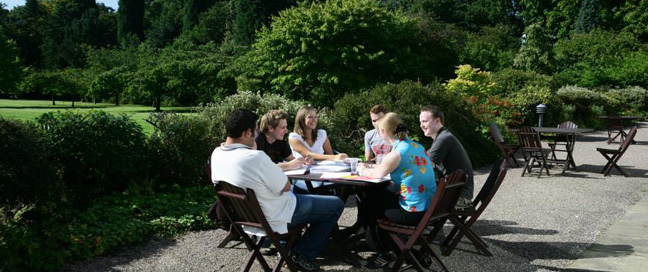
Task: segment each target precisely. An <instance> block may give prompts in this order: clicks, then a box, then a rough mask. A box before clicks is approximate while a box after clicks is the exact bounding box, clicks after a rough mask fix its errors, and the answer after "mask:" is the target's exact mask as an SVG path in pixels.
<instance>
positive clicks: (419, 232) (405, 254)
mask: <svg viewBox="0 0 648 272" xmlns="http://www.w3.org/2000/svg"><path fill="white" fill-rule="evenodd" d="M465 180H466V174H465V173H464V172H463V171H462V170H457V171H455V172H453V173H452V174H450V175H449V176H448V177H447V179H444V178H441V179H440V180H439V183H438V185H437V191H436V193H435V194H434V198H433V199H432V201H431V202H430V204H429V205H428V207H427V210H426V211H425V215H424V216H423V218H422V219H421V222H419V224H418V225H417V226H407V225H401V224H397V223H395V222H391V221H389V220H379V221H378V226H379V227H380V228H381V229H384V230H386V231H387V232H389V236H390V237H391V238H392V240H393V241H394V243H395V244H396V245H397V246H398V247H399V251H400V254H399V255H398V258H397V259H396V261H395V262H394V264H393V266H392V269H391V271H403V270H406V269H409V268H410V267H414V268H415V269H416V270H418V271H423V270H424V269H423V267H422V266H421V263H420V260H418V259H417V258H416V256H415V255H414V254H413V252H412V247H413V246H414V245H415V244H419V245H421V246H422V248H421V250H423V251H426V252H427V253H429V254H430V255H431V256H432V259H433V260H434V262H436V264H437V265H438V266H439V267H440V268H441V271H448V269H447V268H446V266H445V265H444V264H443V262H442V261H441V259H439V257H438V256H437V255H436V254H435V253H434V251H432V247H431V246H430V244H429V243H428V241H427V240H426V239H425V238H424V237H423V230H424V229H425V227H426V226H427V225H428V224H435V222H437V221H440V222H441V221H443V222H445V220H446V219H447V218H448V215H450V211H451V210H452V209H453V208H454V206H455V204H456V203H457V200H459V196H460V195H461V190H462V189H463V186H464V184H465ZM437 225H438V224H437ZM440 225H441V227H443V225H442V223H441V224H440ZM437 232H438V229H435V230H433V233H434V234H436V233H437ZM430 235H433V234H430ZM400 236H403V237H405V241H403V239H402V238H401V237H400ZM406 259H407V260H408V261H409V263H410V265H408V266H406V267H404V268H403V269H401V266H402V264H403V262H404V261H405V260H406Z"/></svg>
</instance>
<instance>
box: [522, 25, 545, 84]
mask: <svg viewBox="0 0 648 272" xmlns="http://www.w3.org/2000/svg"><path fill="white" fill-rule="evenodd" d="M551 40H552V38H551V36H550V35H549V34H548V33H547V30H546V29H545V28H543V27H542V25H541V24H540V23H535V24H531V25H530V26H528V27H527V28H526V29H525V31H524V35H523V36H522V45H521V46H520V50H519V51H518V53H517V55H516V56H515V60H514V64H513V65H514V67H515V68H518V69H521V70H531V71H534V72H538V73H544V74H547V73H549V72H550V64H551V58H550V53H551V45H552V43H551Z"/></svg>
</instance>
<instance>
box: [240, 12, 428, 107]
mask: <svg viewBox="0 0 648 272" xmlns="http://www.w3.org/2000/svg"><path fill="white" fill-rule="evenodd" d="M412 33H420V32H419V31H418V30H417V28H416V21H415V20H413V19H411V18H408V17H407V16H405V14H403V13H402V12H398V11H394V12H392V11H389V10H387V9H385V8H383V7H381V6H380V4H379V3H378V2H377V1H372V0H361V1H343V0H331V1H327V2H325V3H314V4H311V5H310V6H307V5H301V6H299V7H297V8H293V9H288V10H285V11H283V12H282V13H281V15H280V16H279V17H277V18H275V20H274V21H273V23H272V28H271V29H268V28H266V29H264V30H262V31H261V32H260V33H259V39H258V42H257V43H256V44H254V48H255V49H256V51H254V52H253V53H252V54H253V56H252V60H254V62H255V64H256V65H255V67H254V69H258V70H260V71H259V74H260V75H261V77H262V78H261V79H262V80H264V81H266V82H268V83H269V84H270V85H271V86H272V89H273V90H275V91H277V92H279V93H282V94H285V95H286V96H288V97H290V98H292V99H309V100H311V101H312V102H313V103H315V104H316V105H332V104H333V102H334V101H335V100H337V99H338V98H339V97H341V96H343V95H344V93H346V92H350V91H353V90H358V89H360V88H363V87H368V86H371V85H373V84H375V83H376V82H385V81H398V80H400V79H403V78H412V79H416V78H424V79H428V78H431V77H432V76H431V75H429V74H428V73H427V71H428V70H427V69H426V67H428V66H427V64H428V63H430V62H432V60H430V59H428V58H427V56H428V55H427V54H426V52H427V51H426V48H425V46H424V44H422V43H421V42H420V41H419V40H418V39H417V36H416V35H412Z"/></svg>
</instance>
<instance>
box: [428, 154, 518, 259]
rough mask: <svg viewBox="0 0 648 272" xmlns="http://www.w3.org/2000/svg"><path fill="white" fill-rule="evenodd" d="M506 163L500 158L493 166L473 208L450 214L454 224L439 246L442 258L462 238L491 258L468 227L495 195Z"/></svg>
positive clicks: (483, 245) (482, 242)
mask: <svg viewBox="0 0 648 272" xmlns="http://www.w3.org/2000/svg"><path fill="white" fill-rule="evenodd" d="M507 170H508V169H507V162H506V159H504V158H502V159H500V160H499V161H497V162H496V163H495V164H494V165H493V169H492V170H491V172H490V174H489V175H488V178H487V179H486V183H484V186H483V187H482V188H481V190H480V191H479V194H478V195H477V197H475V199H474V200H473V201H472V203H473V206H472V207H470V208H469V209H464V210H453V211H452V212H451V213H450V216H449V219H450V222H452V223H453V224H454V228H452V230H451V231H450V233H448V235H447V236H446V239H445V241H444V242H443V244H441V249H442V251H441V252H442V253H443V255H444V256H448V255H450V253H452V251H453V250H454V249H455V248H456V247H457V245H458V244H459V241H461V238H463V236H464V235H465V236H467V237H468V239H470V241H471V242H472V244H473V245H474V246H475V247H476V248H477V249H478V250H479V251H481V252H482V253H483V254H484V255H486V256H493V254H492V253H491V252H490V251H489V250H488V248H487V247H488V245H486V243H485V242H484V240H482V239H481V238H480V237H479V236H478V235H477V234H475V232H473V231H472V230H471V229H470V227H472V225H473V224H475V222H476V221H477V219H478V218H479V216H480V215H481V214H482V213H483V212H484V210H485V209H486V207H488V204H489V203H490V201H491V200H492V199H493V196H495V193H497V190H498V189H499V187H500V185H502V181H504V177H505V176H506V172H507ZM432 238H433V237H431V236H430V237H428V242H431V240H432Z"/></svg>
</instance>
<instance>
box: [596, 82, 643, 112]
mask: <svg viewBox="0 0 648 272" xmlns="http://www.w3.org/2000/svg"><path fill="white" fill-rule="evenodd" d="M605 95H606V96H607V98H608V100H610V101H614V104H616V105H618V109H619V111H618V112H617V113H618V114H619V115H636V114H638V113H639V112H642V111H648V104H647V103H648V91H646V89H644V88H642V87H638V86H631V87H627V88H623V89H610V90H609V91H608V92H607V93H606V94H605Z"/></svg>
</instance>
